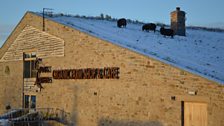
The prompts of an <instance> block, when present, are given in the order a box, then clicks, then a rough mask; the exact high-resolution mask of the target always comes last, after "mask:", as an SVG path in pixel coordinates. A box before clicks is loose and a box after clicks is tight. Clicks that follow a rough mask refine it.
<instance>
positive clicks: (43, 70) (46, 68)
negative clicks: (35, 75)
mask: <svg viewBox="0 0 224 126" xmlns="http://www.w3.org/2000/svg"><path fill="white" fill-rule="evenodd" d="M38 72H39V73H50V72H51V66H44V67H39V69H38Z"/></svg>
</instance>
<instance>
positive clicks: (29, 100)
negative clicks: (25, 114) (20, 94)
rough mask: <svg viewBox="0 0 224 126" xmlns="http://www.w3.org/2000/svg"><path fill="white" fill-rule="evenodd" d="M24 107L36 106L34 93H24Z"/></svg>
mask: <svg viewBox="0 0 224 126" xmlns="http://www.w3.org/2000/svg"><path fill="white" fill-rule="evenodd" d="M24 107H25V108H36V96H35V95H25V98H24Z"/></svg>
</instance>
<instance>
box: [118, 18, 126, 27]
mask: <svg viewBox="0 0 224 126" xmlns="http://www.w3.org/2000/svg"><path fill="white" fill-rule="evenodd" d="M126 25H127V21H126V19H124V18H121V19H119V20H118V21H117V27H119V28H121V27H126Z"/></svg>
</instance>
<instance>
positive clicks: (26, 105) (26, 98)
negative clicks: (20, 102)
mask: <svg viewBox="0 0 224 126" xmlns="http://www.w3.org/2000/svg"><path fill="white" fill-rule="evenodd" d="M29 99H30V96H29V95H25V98H24V100H25V101H24V104H25V108H29Z"/></svg>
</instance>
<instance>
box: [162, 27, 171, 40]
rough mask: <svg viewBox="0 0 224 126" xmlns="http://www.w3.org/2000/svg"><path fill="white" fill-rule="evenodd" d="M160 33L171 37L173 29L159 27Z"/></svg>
mask: <svg viewBox="0 0 224 126" xmlns="http://www.w3.org/2000/svg"><path fill="white" fill-rule="evenodd" d="M160 34H161V35H164V36H171V38H173V36H174V31H173V30H172V29H166V28H164V27H161V28H160Z"/></svg>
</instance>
